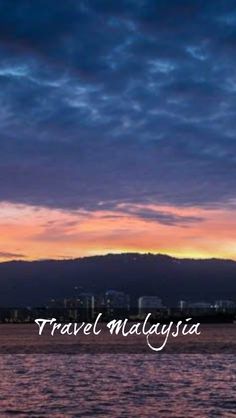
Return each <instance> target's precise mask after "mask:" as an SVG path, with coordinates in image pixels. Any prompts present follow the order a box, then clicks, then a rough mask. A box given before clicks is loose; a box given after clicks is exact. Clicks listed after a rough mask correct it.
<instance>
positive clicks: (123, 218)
mask: <svg viewBox="0 0 236 418" xmlns="http://www.w3.org/2000/svg"><path fill="white" fill-rule="evenodd" d="M146 208H147V209H151V210H156V211H158V213H160V212H161V213H166V212H168V213H169V214H173V215H177V216H183V217H189V216H191V217H192V216H194V217H196V216H197V217H202V218H203V220H201V221H195V222H189V223H185V224H180V223H177V224H175V225H166V224H161V223H159V222H158V221H156V220H155V221H154V220H144V219H141V218H138V217H137V216H136V215H135V214H127V213H125V211H124V210H123V209H124V205H120V206H119V211H116V212H115V213H114V212H112V211H102V210H101V211H96V212H85V211H70V212H69V211H62V210H56V209H46V208H36V207H31V206H24V205H13V204H9V203H4V204H1V205H0V260H1V261H5V260H9V259H13V258H14V259H17V258H21V256H24V257H23V259H26V260H32V259H42V258H73V257H81V256H87V255H95V254H106V253H108V252H112V253H120V252H129V251H133V252H152V253H165V254H170V255H173V256H180V257H194V258H208V257H220V258H231V259H236V240H235V236H236V219H235V216H234V213H233V211H230V210H219V209H218V210H203V209H197V208H177V207H167V206H154V205H150V206H148V207H147V206H146Z"/></svg>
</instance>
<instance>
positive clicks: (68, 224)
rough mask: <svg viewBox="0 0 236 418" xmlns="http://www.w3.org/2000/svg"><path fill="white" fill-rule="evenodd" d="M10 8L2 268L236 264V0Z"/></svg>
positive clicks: (1, 43)
mask: <svg viewBox="0 0 236 418" xmlns="http://www.w3.org/2000/svg"><path fill="white" fill-rule="evenodd" d="M0 7H1V14H0V57H1V64H0V82H1V94H0V133H1V135H0V144H1V154H0V172H1V176H0V237H1V238H0V262H2V261H8V260H13V259H22V260H35V259H36V260H37V259H45V258H47V259H49V258H53V259H63V258H77V257H83V256H90V255H96V254H106V253H122V252H141V253H142V252H145V253H146V252H152V253H165V254H169V255H172V256H176V257H190V258H211V257H217V258H226V259H233V260H236V240H235V236H236V219H235V209H236V194H235V190H236V187H235V186H236V160H235V155H236V141H235V120H236V117H235V116H236V110H235V109H236V107H235V104H236V76H235V71H234V68H235V65H236V58H235V54H234V46H235V42H236V35H235V23H236V15H235V3H234V2H233V1H231V0H230V1H228V2H227V4H224V3H223V2H221V1H219V2H216V3H215V2H214V3H213V2H201V1H200V2H199V1H195V0H194V1H191V2H189V1H183V2H178V1H173V2H165V1H159V2H156V1H152V0H150V1H148V2H147V1H140V2H137V1H132V0H131V1H120V2H96V1H95V2H89V1H81V2H79V3H76V2H74V1H70V0H68V1H67V2H65V1H58V2H56V3H55V2H51V3H50V4H49V3H48V2H47V1H45V0H42V1H40V2H38V3H30V2H28V1H21V2H19V3H15V4H14V7H11V5H6V2H2V1H0Z"/></svg>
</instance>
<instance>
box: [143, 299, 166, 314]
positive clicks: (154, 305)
mask: <svg viewBox="0 0 236 418" xmlns="http://www.w3.org/2000/svg"><path fill="white" fill-rule="evenodd" d="M162 307H163V305H162V300H161V299H160V298H159V297H158V296H141V297H140V298H139V299H138V309H139V314H140V315H142V314H146V313H149V312H151V311H156V310H157V309H161V308H162Z"/></svg>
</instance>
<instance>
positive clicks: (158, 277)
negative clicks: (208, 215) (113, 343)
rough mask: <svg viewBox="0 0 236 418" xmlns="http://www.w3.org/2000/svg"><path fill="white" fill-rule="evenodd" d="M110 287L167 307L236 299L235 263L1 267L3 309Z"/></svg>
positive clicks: (123, 260)
mask: <svg viewBox="0 0 236 418" xmlns="http://www.w3.org/2000/svg"><path fill="white" fill-rule="evenodd" d="M76 288H77V289H76ZM107 289H116V290H120V291H124V292H127V293H128V294H130V295H131V296H132V297H133V298H135V297H138V296H141V295H158V296H160V297H161V298H162V299H163V301H164V302H166V303H175V302H176V301H177V300H179V299H188V300H215V299H218V298H220V299H236V262H234V261H230V260H220V259H206V260H195V259H178V258H173V257H169V256H167V255H160V254H159V255H153V254H136V253H127V254H118V255H114V254H108V255H105V256H95V257H85V258H80V259H73V260H60V261H55V260H44V261H32V262H26V261H11V262H4V263H0V306H23V305H32V306H36V305H40V304H44V303H46V302H47V301H48V300H49V299H51V298H64V297H72V296H75V294H76V292H82V291H90V292H93V293H99V292H104V291H106V290H107Z"/></svg>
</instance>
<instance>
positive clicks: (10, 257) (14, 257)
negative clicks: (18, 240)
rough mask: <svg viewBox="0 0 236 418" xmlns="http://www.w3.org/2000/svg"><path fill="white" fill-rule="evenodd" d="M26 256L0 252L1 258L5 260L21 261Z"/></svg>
mask: <svg viewBox="0 0 236 418" xmlns="http://www.w3.org/2000/svg"><path fill="white" fill-rule="evenodd" d="M25 257H26V256H25V255H24V254H18V253H9V252H7V251H0V258H4V259H20V258H25Z"/></svg>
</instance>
